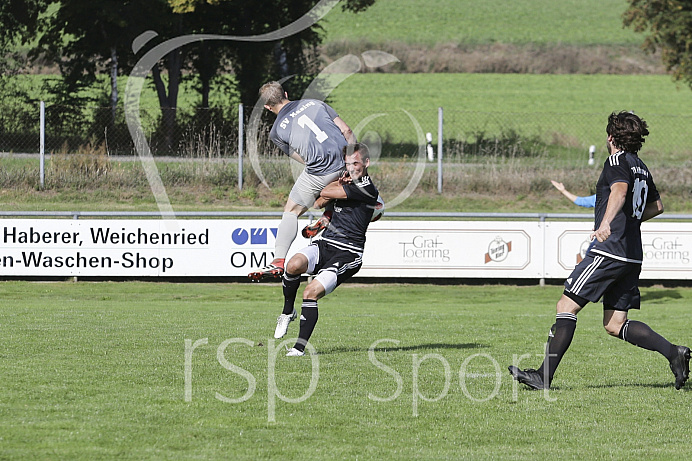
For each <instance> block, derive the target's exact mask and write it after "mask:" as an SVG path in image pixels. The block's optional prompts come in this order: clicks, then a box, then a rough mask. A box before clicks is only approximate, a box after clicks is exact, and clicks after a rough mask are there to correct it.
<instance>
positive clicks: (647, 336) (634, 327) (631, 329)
mask: <svg viewBox="0 0 692 461" xmlns="http://www.w3.org/2000/svg"><path fill="white" fill-rule="evenodd" d="M618 338H620V339H624V340H625V341H627V342H628V343H630V344H634V345H635V346H639V347H641V348H642V349H647V350H650V351H656V352H658V353H660V354H661V355H663V356H664V357H665V358H667V359H668V360H671V359H672V358H673V357H675V353H676V352H677V349H676V348H675V346H674V345H673V344H671V343H670V342H669V341H668V340H667V339H666V338H664V337H663V336H661V335H659V334H658V333H656V332H655V331H654V330H652V329H651V328H650V327H649V325H647V324H646V323H643V322H637V321H636V320H628V321H626V322H625V324H624V325H623V326H622V329H621V330H620V333H618Z"/></svg>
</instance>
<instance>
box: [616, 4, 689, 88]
mask: <svg viewBox="0 0 692 461" xmlns="http://www.w3.org/2000/svg"><path fill="white" fill-rule="evenodd" d="M628 2H629V7H628V8H627V10H626V11H625V13H624V14H623V22H624V24H625V26H627V27H631V28H633V29H634V31H635V32H639V33H646V34H647V35H646V37H645V39H644V43H643V45H642V47H643V48H644V49H645V50H646V51H648V52H650V53H653V52H655V51H656V50H660V51H661V59H662V60H663V64H664V65H665V66H666V69H667V70H668V71H669V72H671V73H672V75H673V77H674V78H675V79H676V80H682V81H684V82H685V83H687V84H688V85H689V86H690V88H692V1H690V0H628Z"/></svg>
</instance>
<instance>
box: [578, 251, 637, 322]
mask: <svg viewBox="0 0 692 461" xmlns="http://www.w3.org/2000/svg"><path fill="white" fill-rule="evenodd" d="M641 270H642V265H641V264H636V263H628V262H624V261H618V260H616V259H612V258H608V257H605V256H600V255H593V254H591V253H588V254H587V255H586V257H585V258H584V259H583V260H582V262H580V263H579V264H577V267H575V268H574V270H573V271H572V273H571V274H570V275H569V277H567V280H566V281H565V294H566V295H567V296H569V297H571V298H573V297H572V296H570V294H572V295H576V296H577V297H579V298H583V299H587V300H589V301H591V302H594V303H595V302H598V300H599V299H601V297H603V309H608V310H616V311H628V310H630V309H639V304H640V295H639V273H640V272H641Z"/></svg>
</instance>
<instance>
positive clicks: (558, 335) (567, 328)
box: [537, 312, 577, 384]
mask: <svg viewBox="0 0 692 461" xmlns="http://www.w3.org/2000/svg"><path fill="white" fill-rule="evenodd" d="M576 328H577V316H576V315H575V314H570V313H568V312H564V313H559V314H557V315H556V316H555V323H554V324H553V326H552V327H551V328H550V335H549V337H548V343H547V344H546V347H545V350H546V357H545V359H544V360H543V364H542V365H541V367H540V368H539V369H538V370H537V371H538V372H539V373H540V374H541V377H543V379H544V380H545V376H546V374H545V373H546V371H547V376H548V384H550V382H551V381H552V380H553V375H554V374H555V370H556V369H557V366H558V365H559V364H560V360H562V356H563V355H565V352H567V349H568V348H569V345H570V344H571V343H572V338H573V337H574V330H575V329H576ZM546 366H547V367H548V369H547V370H546V368H545V367H546Z"/></svg>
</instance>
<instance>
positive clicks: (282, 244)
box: [274, 212, 298, 258]
mask: <svg viewBox="0 0 692 461" xmlns="http://www.w3.org/2000/svg"><path fill="white" fill-rule="evenodd" d="M297 234H298V216H297V215H295V214H293V213H289V212H284V214H283V215H282V216H281V222H280V223H279V230H278V231H277V232H276V243H275V244H274V258H286V255H287V254H288V248H289V247H290V246H291V243H293V241H294V240H295V238H296V235H297Z"/></svg>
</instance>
